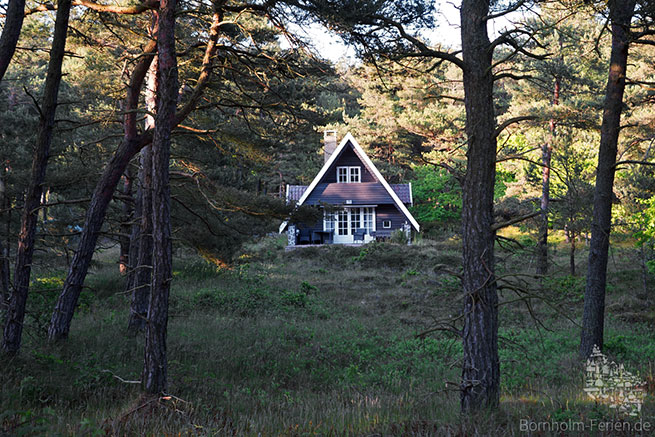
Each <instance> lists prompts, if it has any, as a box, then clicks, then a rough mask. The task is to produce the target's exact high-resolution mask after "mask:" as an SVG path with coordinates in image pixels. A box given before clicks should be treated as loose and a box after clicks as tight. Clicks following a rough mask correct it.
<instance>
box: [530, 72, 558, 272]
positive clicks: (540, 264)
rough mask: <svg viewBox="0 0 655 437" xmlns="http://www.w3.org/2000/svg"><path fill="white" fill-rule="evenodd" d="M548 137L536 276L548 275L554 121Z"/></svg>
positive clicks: (555, 92)
mask: <svg viewBox="0 0 655 437" xmlns="http://www.w3.org/2000/svg"><path fill="white" fill-rule="evenodd" d="M559 93H560V80H559V77H555V89H554V90H553V106H556V105H559ZM548 127H549V129H550V137H549V139H548V141H546V142H545V143H544V145H543V147H542V149H541V163H542V164H543V171H542V175H541V216H540V221H539V242H538V244H537V271H536V273H537V274H538V275H545V274H546V273H548V206H549V205H548V204H549V203H550V162H551V158H552V155H553V145H554V143H555V128H556V123H555V120H554V119H552V118H551V119H550V123H549V126H548Z"/></svg>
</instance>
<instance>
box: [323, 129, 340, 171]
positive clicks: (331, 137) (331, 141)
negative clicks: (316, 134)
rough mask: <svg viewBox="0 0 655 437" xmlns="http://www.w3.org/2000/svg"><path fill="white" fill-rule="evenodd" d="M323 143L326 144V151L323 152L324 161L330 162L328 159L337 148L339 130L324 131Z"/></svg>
mask: <svg viewBox="0 0 655 437" xmlns="http://www.w3.org/2000/svg"><path fill="white" fill-rule="evenodd" d="M323 144H324V145H325V148H324V150H325V153H324V154H323V158H324V161H323V162H324V163H325V162H328V159H330V156H332V154H333V153H334V151H335V150H336V148H337V131H336V130H326V131H325V132H323Z"/></svg>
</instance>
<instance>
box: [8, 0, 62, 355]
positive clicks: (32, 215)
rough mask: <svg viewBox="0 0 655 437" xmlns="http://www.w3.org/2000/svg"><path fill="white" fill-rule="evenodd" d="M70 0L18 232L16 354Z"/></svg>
mask: <svg viewBox="0 0 655 437" xmlns="http://www.w3.org/2000/svg"><path fill="white" fill-rule="evenodd" d="M70 8H71V0H60V1H59V2H58V7H57V16H56V19H55V30H54V35H53V39H52V48H51V50H50V60H49V62H48V71H47V73H46V81H45V88H44V90H43V103H42V108H41V110H40V118H39V130H38V134H37V143H36V148H35V150H34V158H33V160H32V175H31V180H30V184H29V186H28V189H27V193H26V195H25V204H24V206H23V215H22V218H21V228H20V233H19V235H18V251H17V252H16V267H15V273H14V289H13V292H12V294H11V296H10V299H9V308H8V310H7V318H6V322H5V329H4V338H3V346H2V347H3V350H4V351H5V352H6V353H8V354H10V355H14V354H16V353H18V350H19V349H20V343H21V337H22V332H23V320H24V319H25V304H26V302H27V293H28V288H29V284H30V273H31V268H32V255H33V254H34V239H35V234H36V223H37V219H38V212H39V206H40V203H41V193H42V191H43V181H44V180H45V172H46V167H47V165H48V157H49V154H50V144H51V143H52V131H53V128H54V124H55V112H56V110H57V96H58V94H59V84H60V83H61V76H62V74H61V67H62V63H63V60H64V49H65V46H66V33H67V31H68V17H69V14H70Z"/></svg>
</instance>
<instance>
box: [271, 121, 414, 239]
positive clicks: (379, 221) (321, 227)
mask: <svg viewBox="0 0 655 437" xmlns="http://www.w3.org/2000/svg"><path fill="white" fill-rule="evenodd" d="M336 140H337V137H336V131H326V132H325V136H324V141H325V160H324V164H323V168H321V171H319V172H318V174H317V175H316V177H315V178H314V180H313V181H312V183H311V184H309V186H304V185H287V193H286V199H287V202H289V203H291V202H295V204H296V205H298V206H300V205H313V206H316V207H318V208H321V209H322V210H323V220H322V221H320V222H319V223H313V224H305V223H288V222H284V223H282V225H281V226H280V233H282V232H284V231H285V230H286V231H287V235H288V237H289V238H288V241H289V245H290V246H294V245H296V244H316V243H335V244H347V243H367V242H369V241H373V240H376V239H384V238H388V237H390V236H391V233H392V232H393V231H396V230H401V231H402V232H404V233H405V234H406V235H407V237H408V241H411V238H409V237H411V233H412V230H414V232H419V229H420V227H419V224H418V223H417V222H416V219H414V217H413V216H412V214H411V213H410V212H409V210H408V209H407V208H408V207H409V206H411V205H412V185H411V184H398V185H390V184H388V183H387V181H386V180H385V179H384V177H382V175H381V174H380V172H379V171H378V169H377V168H376V167H375V165H374V164H373V163H372V162H371V160H370V159H369V157H368V156H367V155H366V153H365V152H364V150H363V149H362V148H361V147H360V145H359V144H358V143H357V140H355V138H353V136H352V135H351V134H350V133H349V134H347V135H346V136H345V137H344V138H343V140H341V142H340V143H339V145H338V146H337V141H336Z"/></svg>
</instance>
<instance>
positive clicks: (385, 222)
mask: <svg viewBox="0 0 655 437" xmlns="http://www.w3.org/2000/svg"><path fill="white" fill-rule="evenodd" d="M387 223H389V226H387ZM382 228H383V229H391V220H382Z"/></svg>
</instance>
